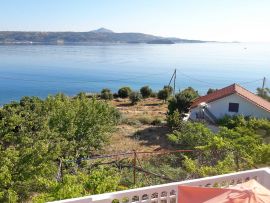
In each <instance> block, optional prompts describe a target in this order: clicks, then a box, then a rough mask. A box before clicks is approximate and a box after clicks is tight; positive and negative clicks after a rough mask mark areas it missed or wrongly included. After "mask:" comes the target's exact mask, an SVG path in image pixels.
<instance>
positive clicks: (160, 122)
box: [151, 118, 163, 125]
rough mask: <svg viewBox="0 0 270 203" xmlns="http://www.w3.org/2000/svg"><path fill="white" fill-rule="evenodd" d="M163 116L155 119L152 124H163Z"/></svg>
mask: <svg viewBox="0 0 270 203" xmlns="http://www.w3.org/2000/svg"><path fill="white" fill-rule="evenodd" d="M162 121H163V120H162V118H155V119H154V120H153V121H152V123H151V124H152V125H161V124H162Z"/></svg>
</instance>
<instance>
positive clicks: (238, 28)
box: [0, 0, 270, 42]
mask: <svg viewBox="0 0 270 203" xmlns="http://www.w3.org/2000/svg"><path fill="white" fill-rule="evenodd" d="M0 3H1V4H0V19H1V20H0V30H1V31H4V30H10V31H11V30H20V31H21V30H26V31H90V30H93V29H97V28H99V27H106V28H108V29H111V30H113V31H115V32H144V33H148V34H155V35H161V36H171V37H181V38H188V39H202V40H219V41H268V42H269V41H270V0H0Z"/></svg>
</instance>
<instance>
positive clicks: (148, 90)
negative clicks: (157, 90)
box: [140, 86, 153, 98]
mask: <svg viewBox="0 0 270 203" xmlns="http://www.w3.org/2000/svg"><path fill="white" fill-rule="evenodd" d="M140 92H141V94H142V97H143V98H148V97H150V96H151V94H152V92H153V91H152V89H151V88H150V87H149V86H144V87H142V88H141V89H140Z"/></svg>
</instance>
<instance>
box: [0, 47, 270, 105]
mask: <svg viewBox="0 0 270 203" xmlns="http://www.w3.org/2000/svg"><path fill="white" fill-rule="evenodd" d="M175 68H176V69H177V81H176V86H177V88H178V89H183V88H185V87H187V86H192V87H194V88H195V89H198V90H199V92H200V93H201V94H203V93H205V92H206V91H207V89H208V88H210V87H211V88H221V87H224V86H226V85H230V84H232V83H239V84H242V85H243V86H244V87H246V88H248V89H249V90H251V91H255V89H256V87H258V86H261V85H262V78H263V77H267V78H269V79H270V44H245V43H205V44H174V45H138V44H135V45H106V46H0V104H1V105H2V104H4V103H8V102H10V101H12V100H19V99H20V98H21V97H22V96H39V97H46V96H47V95H48V94H56V93H58V92H63V93H66V94H69V95H75V94H77V93H78V92H81V91H85V92H99V91H100V90H101V89H102V88H110V89H112V90H113V91H117V89H118V88H119V87H121V86H126V85H128V86H131V87H132V88H133V89H136V90H138V89H139V88H140V87H141V86H143V85H150V86H151V87H152V88H153V89H155V90H158V89H161V88H162V87H163V86H164V85H167V84H168V82H169V80H170V77H171V75H172V73H173V70H174V69H175Z"/></svg>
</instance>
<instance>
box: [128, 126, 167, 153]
mask: <svg viewBox="0 0 270 203" xmlns="http://www.w3.org/2000/svg"><path fill="white" fill-rule="evenodd" d="M168 133H169V128H168V127H165V126H151V127H149V128H145V129H143V130H139V131H137V132H135V133H134V134H133V135H132V136H131V138H133V139H137V140H140V141H143V142H142V143H141V145H146V146H153V145H156V146H160V149H171V148H172V146H171V145H170V143H169V142H168V140H167V138H166V135H167V134H168Z"/></svg>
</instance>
